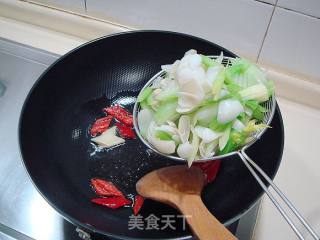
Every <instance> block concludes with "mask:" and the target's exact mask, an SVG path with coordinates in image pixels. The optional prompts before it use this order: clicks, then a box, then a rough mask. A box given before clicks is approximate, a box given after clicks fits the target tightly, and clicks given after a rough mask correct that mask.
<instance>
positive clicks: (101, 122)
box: [90, 116, 113, 137]
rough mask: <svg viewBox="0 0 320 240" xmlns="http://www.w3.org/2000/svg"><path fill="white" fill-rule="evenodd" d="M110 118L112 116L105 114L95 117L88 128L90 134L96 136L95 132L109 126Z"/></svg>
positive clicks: (102, 130)
mask: <svg viewBox="0 0 320 240" xmlns="http://www.w3.org/2000/svg"><path fill="white" fill-rule="evenodd" d="M112 118H113V117H112V116H106V117H103V118H99V119H97V120H96V121H95V122H94V124H93V125H92V127H91V129H90V134H91V136H93V137H95V136H97V134H100V133H103V132H104V131H106V130H107V129H108V128H109V126H110V123H111V121H112Z"/></svg>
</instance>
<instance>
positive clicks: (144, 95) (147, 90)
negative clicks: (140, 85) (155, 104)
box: [137, 87, 153, 102]
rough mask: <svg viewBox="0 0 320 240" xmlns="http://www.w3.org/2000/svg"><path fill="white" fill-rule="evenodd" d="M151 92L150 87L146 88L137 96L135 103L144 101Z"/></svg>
mask: <svg viewBox="0 0 320 240" xmlns="http://www.w3.org/2000/svg"><path fill="white" fill-rule="evenodd" d="M152 92H153V89H152V88H151V87H146V88H145V89H144V90H143V91H142V92H141V93H140V94H139V96H138V99H137V102H142V101H144V100H146V99H147V98H148V97H149V96H150V95H151V93H152Z"/></svg>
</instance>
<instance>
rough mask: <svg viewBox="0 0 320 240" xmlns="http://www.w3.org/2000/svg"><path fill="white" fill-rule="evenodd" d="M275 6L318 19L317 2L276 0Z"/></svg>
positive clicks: (308, 0) (310, 0) (314, 0)
mask: <svg viewBox="0 0 320 240" xmlns="http://www.w3.org/2000/svg"><path fill="white" fill-rule="evenodd" d="M277 5H278V6H280V7H284V8H288V9H291V10H293V11H298V12H301V13H305V14H309V15H312V16H315V17H318V18H320V1H319V0H278V4H277Z"/></svg>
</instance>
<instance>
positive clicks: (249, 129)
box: [242, 119, 269, 135]
mask: <svg viewBox="0 0 320 240" xmlns="http://www.w3.org/2000/svg"><path fill="white" fill-rule="evenodd" d="M267 127H269V126H268V125H266V124H264V123H260V124H256V120H255V119H253V120H250V121H249V122H248V124H247V126H246V127H245V128H244V129H243V130H242V131H243V132H244V133H245V134H248V135H250V134H251V133H254V132H257V131H260V130H262V129H264V128H267Z"/></svg>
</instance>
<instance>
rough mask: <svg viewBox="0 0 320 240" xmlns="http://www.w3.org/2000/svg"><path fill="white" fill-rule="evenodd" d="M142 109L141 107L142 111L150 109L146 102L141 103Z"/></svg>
mask: <svg viewBox="0 0 320 240" xmlns="http://www.w3.org/2000/svg"><path fill="white" fill-rule="evenodd" d="M140 107H141V108H142V109H145V108H150V107H149V105H148V103H147V101H146V100H144V101H142V102H140Z"/></svg>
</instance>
